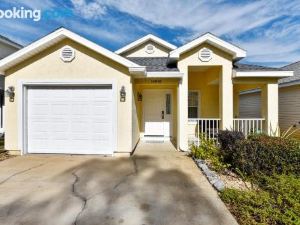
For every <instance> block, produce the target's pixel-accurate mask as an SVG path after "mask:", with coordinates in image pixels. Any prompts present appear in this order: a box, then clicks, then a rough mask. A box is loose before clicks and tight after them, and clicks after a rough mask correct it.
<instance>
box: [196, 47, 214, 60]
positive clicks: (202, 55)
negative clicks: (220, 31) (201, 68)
mask: <svg viewBox="0 0 300 225" xmlns="http://www.w3.org/2000/svg"><path fill="white" fill-rule="evenodd" d="M199 59H200V60H201V61H202V62H208V61H210V60H211V59H212V51H211V50H210V49H208V48H202V49H201V50H200V51H199Z"/></svg>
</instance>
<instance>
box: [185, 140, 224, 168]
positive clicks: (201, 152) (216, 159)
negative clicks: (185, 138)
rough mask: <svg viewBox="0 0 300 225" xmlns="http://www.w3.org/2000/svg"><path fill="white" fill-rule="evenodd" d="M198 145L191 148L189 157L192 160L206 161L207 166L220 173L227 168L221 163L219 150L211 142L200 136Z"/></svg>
mask: <svg viewBox="0 0 300 225" xmlns="http://www.w3.org/2000/svg"><path fill="white" fill-rule="evenodd" d="M200 143H201V144H200V146H199V147H197V146H195V145H193V146H192V148H191V155H192V156H193V157H194V158H196V159H203V160H206V161H208V163H209V166H210V167H212V169H213V170H215V171H222V170H224V169H225V168H227V167H228V165H226V164H224V163H223V162H222V156H221V155H220V149H219V148H218V147H217V145H216V144H215V142H214V141H213V140H208V139H205V138H204V137H201V136H200Z"/></svg>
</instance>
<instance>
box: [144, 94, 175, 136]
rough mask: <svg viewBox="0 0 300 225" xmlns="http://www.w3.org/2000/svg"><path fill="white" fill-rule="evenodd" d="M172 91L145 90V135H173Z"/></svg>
mask: <svg viewBox="0 0 300 225" xmlns="http://www.w3.org/2000/svg"><path fill="white" fill-rule="evenodd" d="M172 113H173V112H172V91H171V90H164V89H146V90H144V91H143V114H144V120H143V121H144V135H145V136H164V137H170V136H172Z"/></svg>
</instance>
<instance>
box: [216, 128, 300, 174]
mask: <svg viewBox="0 0 300 225" xmlns="http://www.w3.org/2000/svg"><path fill="white" fill-rule="evenodd" d="M225 134H226V135H224V133H221V135H220V136H219V142H220V145H221V151H220V153H221V155H223V158H224V160H225V162H226V163H228V164H230V165H231V167H232V168H233V169H235V170H236V171H238V172H241V173H242V174H244V175H246V176H257V175H260V174H265V175H269V176H271V175H272V174H274V173H275V174H295V175H300V143H299V142H298V141H296V140H293V139H285V138H280V137H270V136H266V135H254V136H250V137H248V139H243V138H242V136H240V135H239V134H237V133H236V132H230V131H225Z"/></svg>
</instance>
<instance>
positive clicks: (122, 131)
mask: <svg viewBox="0 0 300 225" xmlns="http://www.w3.org/2000/svg"><path fill="white" fill-rule="evenodd" d="M65 45H69V46H71V47H73V48H74V49H75V50H76V57H75V59H74V60H73V61H72V62H69V63H65V62H63V61H62V60H61V59H60V49H61V48H62V47H63V46H65ZM131 79H132V78H131V76H130V75H129V72H128V68H126V67H124V66H122V65H120V64H118V63H116V62H114V61H112V60H110V59H108V58H107V57H105V56H103V55H100V54H97V53H96V52H94V51H93V50H90V49H88V48H86V47H84V46H82V45H80V44H78V43H76V42H73V41H71V40H69V39H65V40H62V41H61V42H59V43H57V44H56V45H55V46H53V47H50V48H48V49H46V50H44V51H43V52H41V53H39V54H37V55H35V56H33V57H31V58H30V59H28V60H26V61H24V62H22V63H20V64H19V65H17V66H14V67H13V68H12V69H10V70H8V71H6V77H5V88H7V87H8V86H14V87H16V91H15V94H16V97H15V101H14V102H9V101H8V99H7V98H6V99H5V102H6V104H5V121H4V127H5V149H7V150H17V151H20V146H19V145H18V138H19V137H18V129H19V128H20V127H19V122H20V121H18V120H19V119H18V110H19V109H18V103H19V100H20V99H19V89H18V82H19V81H20V80H28V81H32V80H35V81H36V80H39V81H43V80H56V81H58V80H59V81H71V80H72V81H76V80H80V81H84V80H88V81H97V80H98V81H99V80H100V81H102V82H103V81H106V80H107V81H108V82H109V81H112V80H114V81H115V82H116V83H117V90H116V92H117V94H118V100H117V117H118V118H117V149H116V151H117V152H131V151H132V146H133V143H132V114H131V112H132V83H131ZM121 86H125V89H126V93H127V98H126V102H120V101H119V90H120V88H121Z"/></svg>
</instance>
